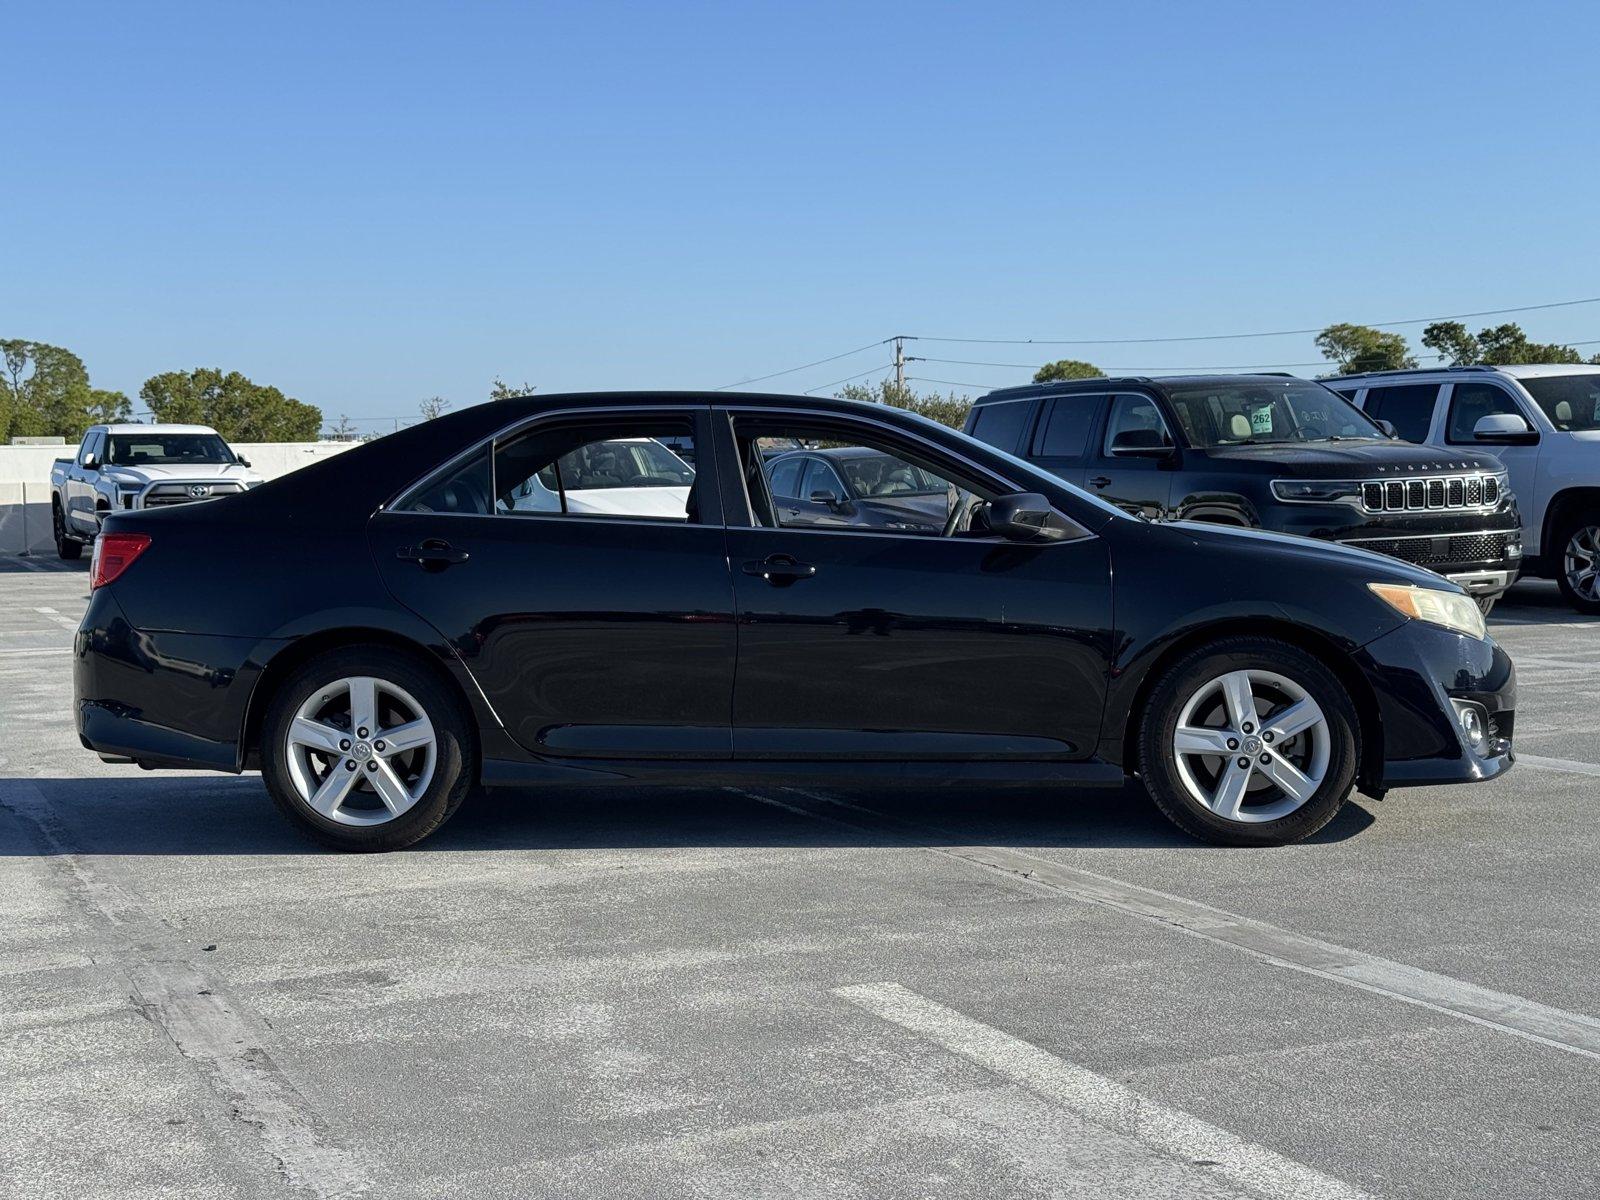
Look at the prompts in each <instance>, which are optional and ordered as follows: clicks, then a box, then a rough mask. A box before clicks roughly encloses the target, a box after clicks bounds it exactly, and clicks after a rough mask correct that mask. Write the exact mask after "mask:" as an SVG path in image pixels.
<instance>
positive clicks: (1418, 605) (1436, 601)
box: [1367, 583, 1489, 638]
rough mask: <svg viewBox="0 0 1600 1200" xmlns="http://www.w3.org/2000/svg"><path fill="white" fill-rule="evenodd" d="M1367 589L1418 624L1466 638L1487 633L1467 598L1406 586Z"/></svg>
mask: <svg viewBox="0 0 1600 1200" xmlns="http://www.w3.org/2000/svg"><path fill="white" fill-rule="evenodd" d="M1367 587H1368V588H1370V589H1371V590H1372V594H1373V595H1374V596H1376V597H1378V599H1380V600H1382V601H1383V602H1384V603H1385V604H1387V605H1388V606H1389V607H1390V608H1392V609H1394V610H1395V611H1396V612H1399V613H1403V614H1404V615H1405V616H1408V617H1413V618H1415V619H1416V620H1418V621H1428V622H1430V623H1432V624H1434V625H1443V626H1444V627H1445V628H1446V629H1454V630H1455V631H1456V632H1457V633H1464V634H1466V635H1467V636H1468V637H1475V638H1481V637H1484V636H1486V635H1487V634H1488V632H1489V631H1488V628H1487V627H1486V626H1485V625H1484V623H1483V613H1482V612H1481V611H1479V609H1478V604H1477V601H1475V600H1474V599H1472V597H1471V596H1463V595H1462V594H1461V593H1460V592H1446V591H1442V590H1440V589H1438V588H1426V587H1417V586H1416V585H1414V584H1409V583H1369V584H1367Z"/></svg>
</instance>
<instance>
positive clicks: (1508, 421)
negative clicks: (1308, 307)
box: [1322, 363, 1600, 614]
mask: <svg viewBox="0 0 1600 1200" xmlns="http://www.w3.org/2000/svg"><path fill="white" fill-rule="evenodd" d="M1322 382H1323V383H1325V384H1327V386H1328V387H1330V388H1332V389H1333V390H1334V391H1336V392H1338V393H1340V394H1341V395H1342V396H1344V397H1345V398H1346V399H1348V400H1352V401H1354V402H1355V403H1356V404H1357V405H1359V406H1360V407H1361V408H1364V409H1365V410H1366V412H1367V415H1368V416H1369V417H1375V418H1377V419H1378V420H1381V421H1386V422H1388V423H1389V424H1390V425H1392V426H1394V428H1395V431H1396V433H1398V434H1399V436H1400V437H1402V438H1404V439H1405V440H1406V441H1408V442H1422V443H1425V444H1427V445H1430V446H1442V447H1443V448H1444V449H1446V450H1452V449H1456V450H1462V451H1465V450H1469V449H1470V450H1487V451H1488V452H1489V453H1491V454H1493V455H1494V456H1495V457H1496V458H1498V459H1499V460H1500V461H1501V462H1503V463H1504V464H1505V466H1506V470H1507V472H1508V473H1509V474H1510V476H1511V490H1512V492H1514V493H1515V494H1516V497H1517V508H1518V509H1519V510H1520V511H1521V513H1522V547H1523V554H1524V555H1525V556H1526V557H1525V558H1524V560H1523V565H1522V573H1523V574H1524V575H1542V576H1544V577H1545V578H1547V579H1554V580H1555V581H1556V583H1557V584H1558V585H1559V586H1560V588H1561V594H1562V595H1563V596H1565V597H1566V599H1567V602H1568V603H1569V604H1571V605H1572V607H1574V608H1576V609H1577V610H1578V611H1579V612H1584V613H1593V614H1600V366H1588V365H1581V366H1580V365H1568V364H1565V363H1550V364H1539V365H1531V366H1511V367H1441V368H1437V369H1431V370H1410V371H1380V372H1377V373H1374V374H1371V375H1340V376H1337V377H1335V378H1332V379H1324V380H1322Z"/></svg>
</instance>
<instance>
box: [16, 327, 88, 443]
mask: <svg viewBox="0 0 1600 1200" xmlns="http://www.w3.org/2000/svg"><path fill="white" fill-rule="evenodd" d="M0 355H3V357H4V362H5V374H4V378H0V441H3V440H5V439H9V438H13V437H50V436H58V437H64V438H66V439H67V440H68V441H76V440H77V439H79V438H81V437H82V436H83V431H84V430H85V429H87V428H88V427H89V425H90V424H91V423H92V422H91V421H90V417H89V404H90V399H91V392H90V388H89V372H88V370H87V369H85V367H84V365H83V360H82V359H81V358H79V357H78V356H77V355H76V354H74V353H73V352H72V351H70V350H63V349H62V348H61V347H60V346H51V345H48V344H46V343H44V342H29V341H25V340H23V339H21V338H10V339H5V340H0Z"/></svg>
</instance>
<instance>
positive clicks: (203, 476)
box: [105, 463, 261, 484]
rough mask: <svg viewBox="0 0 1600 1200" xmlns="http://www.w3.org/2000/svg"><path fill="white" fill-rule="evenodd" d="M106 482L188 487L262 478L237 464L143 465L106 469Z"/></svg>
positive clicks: (248, 481)
mask: <svg viewBox="0 0 1600 1200" xmlns="http://www.w3.org/2000/svg"><path fill="white" fill-rule="evenodd" d="M105 473H106V478H108V479H111V480H114V481H115V482H117V483H137V484H146V483H171V482H175V481H176V482H179V483H187V482H189V481H191V480H198V481H201V482H205V483H215V482H216V481H217V480H219V479H228V480H232V481H234V482H236V483H259V482H260V480H261V476H260V475H258V474H256V473H255V472H254V471H252V470H251V469H250V468H249V467H245V466H241V465H240V464H238V463H174V464H172V465H171V466H157V465H154V464H146V465H145V466H140V467H119V466H111V467H107V468H106V469H105Z"/></svg>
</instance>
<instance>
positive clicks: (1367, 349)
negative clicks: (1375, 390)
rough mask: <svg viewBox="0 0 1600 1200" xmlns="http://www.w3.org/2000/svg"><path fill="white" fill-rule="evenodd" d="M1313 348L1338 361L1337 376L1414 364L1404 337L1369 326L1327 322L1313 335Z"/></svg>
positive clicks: (1401, 367)
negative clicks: (1315, 337) (1322, 328)
mask: <svg viewBox="0 0 1600 1200" xmlns="http://www.w3.org/2000/svg"><path fill="white" fill-rule="evenodd" d="M1317 349H1318V350H1320V351H1322V356H1323V357H1324V358H1329V359H1332V360H1333V361H1334V362H1336V363H1338V364H1339V374H1341V375H1359V374H1361V373H1362V372H1363V371H1398V370H1402V369H1404V368H1406V367H1414V366H1416V365H1417V360H1416V359H1414V358H1412V357H1411V350H1410V347H1409V346H1407V345H1406V339H1405V338H1403V337H1401V336H1400V335H1399V334H1398V333H1386V332H1384V331H1383V330H1381V329H1374V328H1372V327H1371V326H1370V325H1349V324H1341V325H1329V326H1328V327H1327V328H1326V329H1324V330H1323V331H1322V332H1321V333H1319V334H1317Z"/></svg>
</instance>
